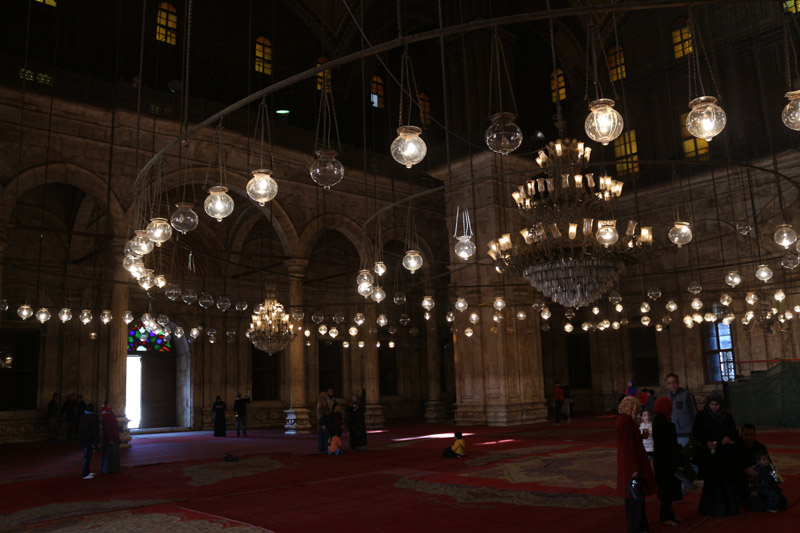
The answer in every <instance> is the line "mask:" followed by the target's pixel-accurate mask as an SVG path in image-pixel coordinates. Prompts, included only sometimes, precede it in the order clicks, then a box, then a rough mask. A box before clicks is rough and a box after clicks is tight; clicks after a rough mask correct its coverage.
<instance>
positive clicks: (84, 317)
mask: <svg viewBox="0 0 800 533" xmlns="http://www.w3.org/2000/svg"><path fill="white" fill-rule="evenodd" d="M92 318H94V317H93V316H92V312H91V311H89V310H88V309H84V310H83V311H81V314H79V315H78V320H80V321H81V323H82V324H83V325H84V326H85V325H86V324H88V323H89V322H91V321H92Z"/></svg>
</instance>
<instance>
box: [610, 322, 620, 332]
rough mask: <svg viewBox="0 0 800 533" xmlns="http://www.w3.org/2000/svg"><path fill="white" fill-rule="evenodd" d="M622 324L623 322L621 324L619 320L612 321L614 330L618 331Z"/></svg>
mask: <svg viewBox="0 0 800 533" xmlns="http://www.w3.org/2000/svg"><path fill="white" fill-rule="evenodd" d="M621 325H622V324H620V323H619V322H617V321H616V320H615V321H614V322H612V323H611V329H613V330H614V331H616V330H618V329H619V328H620V326H621Z"/></svg>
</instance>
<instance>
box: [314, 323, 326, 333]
mask: <svg viewBox="0 0 800 533" xmlns="http://www.w3.org/2000/svg"><path fill="white" fill-rule="evenodd" d="M317 333H319V334H320V335H325V334H326V333H328V326H326V325H325V324H320V325H319V326H318V327H317Z"/></svg>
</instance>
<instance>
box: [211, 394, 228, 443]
mask: <svg viewBox="0 0 800 533" xmlns="http://www.w3.org/2000/svg"><path fill="white" fill-rule="evenodd" d="M211 412H212V413H214V436H215V437H224V436H225V402H223V401H222V398H221V397H220V396H217V398H216V400H214V403H213V404H212V405H211Z"/></svg>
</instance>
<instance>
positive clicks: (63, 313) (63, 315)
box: [58, 307, 72, 323]
mask: <svg viewBox="0 0 800 533" xmlns="http://www.w3.org/2000/svg"><path fill="white" fill-rule="evenodd" d="M58 319H59V320H60V321H61V322H64V323H67V322H69V321H70V320H72V309H70V308H69V307H62V308H61V309H60V310H59V311H58Z"/></svg>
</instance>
